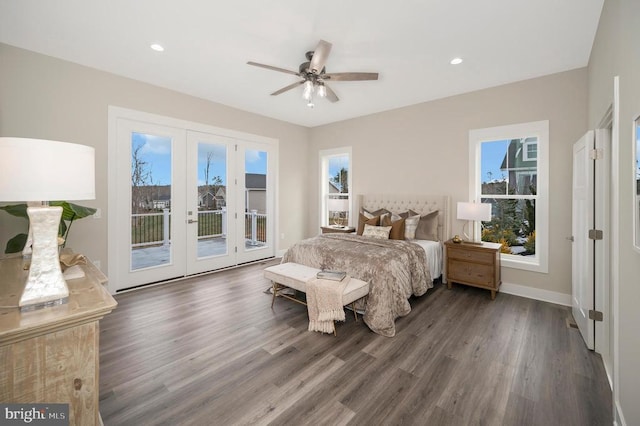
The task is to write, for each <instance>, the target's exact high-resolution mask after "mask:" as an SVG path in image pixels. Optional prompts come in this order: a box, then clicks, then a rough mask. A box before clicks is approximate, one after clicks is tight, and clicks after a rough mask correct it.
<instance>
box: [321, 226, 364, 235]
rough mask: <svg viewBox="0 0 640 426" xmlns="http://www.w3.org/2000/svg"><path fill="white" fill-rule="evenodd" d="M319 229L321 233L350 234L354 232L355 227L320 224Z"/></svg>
mask: <svg viewBox="0 0 640 426" xmlns="http://www.w3.org/2000/svg"><path fill="white" fill-rule="evenodd" d="M320 230H321V231H322V233H323V234H334V233H340V234H351V233H352V232H356V228H354V227H353V226H321V227H320Z"/></svg>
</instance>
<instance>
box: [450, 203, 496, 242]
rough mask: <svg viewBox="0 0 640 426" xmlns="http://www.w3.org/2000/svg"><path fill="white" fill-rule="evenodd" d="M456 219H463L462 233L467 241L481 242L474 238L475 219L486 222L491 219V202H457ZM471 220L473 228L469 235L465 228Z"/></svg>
mask: <svg viewBox="0 0 640 426" xmlns="http://www.w3.org/2000/svg"><path fill="white" fill-rule="evenodd" d="M457 217H458V219H459V220H465V221H467V222H465V224H464V225H463V227H462V234H463V235H464V237H465V238H466V242H467V243H471V244H482V242H481V241H476V240H475V235H476V232H475V229H476V221H483V222H487V221H490V220H491V204H488V203H465V202H458V216H457ZM470 220H471V221H473V229H472V230H471V237H469V235H467V233H466V232H465V228H466V226H467V224H468V221H470Z"/></svg>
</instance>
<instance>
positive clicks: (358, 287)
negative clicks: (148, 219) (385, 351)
mask: <svg viewBox="0 0 640 426" xmlns="http://www.w3.org/2000/svg"><path fill="white" fill-rule="evenodd" d="M318 272H320V269H316V268H311V267H309V266H305V265H300V264H297V263H281V264H279V265H274V266H269V267H268V268H266V269H265V270H264V277H265V278H267V279H269V280H271V282H272V284H273V298H272V300H271V307H272V308H273V304H274V303H275V301H276V297H277V296H280V297H284V298H285V299H289V300H292V301H294V302H297V303H300V304H303V305H305V306H306V305H307V304H306V303H305V302H304V301H302V300H300V299H296V298H295V297H293V296H289V295H288V294H284V293H282V290H284V289H287V288H292V289H294V290H297V291H300V292H302V293H306V292H307V283H308V282H309V281H311V280H312V279H314V278H316V274H317V273H318ZM367 294H369V283H367V282H365V281H362V280H359V279H356V278H351V279H350V280H349V283H348V284H347V286H346V287H345V289H344V293H342V304H343V305H344V306H346V305H351V309H353V314H354V316H355V320H356V321H358V314H357V312H356V309H355V301H356V300H358V299H360V298H363V297H365V296H366V295H367Z"/></svg>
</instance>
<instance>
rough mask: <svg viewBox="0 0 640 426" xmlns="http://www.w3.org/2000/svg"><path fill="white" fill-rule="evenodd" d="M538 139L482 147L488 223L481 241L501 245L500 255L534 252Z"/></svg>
mask: <svg viewBox="0 0 640 426" xmlns="http://www.w3.org/2000/svg"><path fill="white" fill-rule="evenodd" d="M537 142H538V141H537V138H536V137H527V138H520V139H511V140H498V141H487V142H482V144H481V173H482V176H481V182H482V188H481V194H482V199H481V202H483V203H490V204H491V206H492V208H491V212H492V213H491V216H492V218H491V221H489V222H482V240H483V241H490V242H496V243H501V244H502V252H503V253H507V254H517V255H525V256H533V255H535V252H536V245H535V238H536V195H537V175H538V172H537V168H538V164H537V153H538V151H537V148H538V144H537Z"/></svg>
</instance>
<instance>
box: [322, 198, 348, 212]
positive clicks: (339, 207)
mask: <svg viewBox="0 0 640 426" xmlns="http://www.w3.org/2000/svg"><path fill="white" fill-rule="evenodd" d="M327 207H328V210H329V211H330V212H346V211H348V210H349V199H348V198H329V201H328V203H327Z"/></svg>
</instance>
